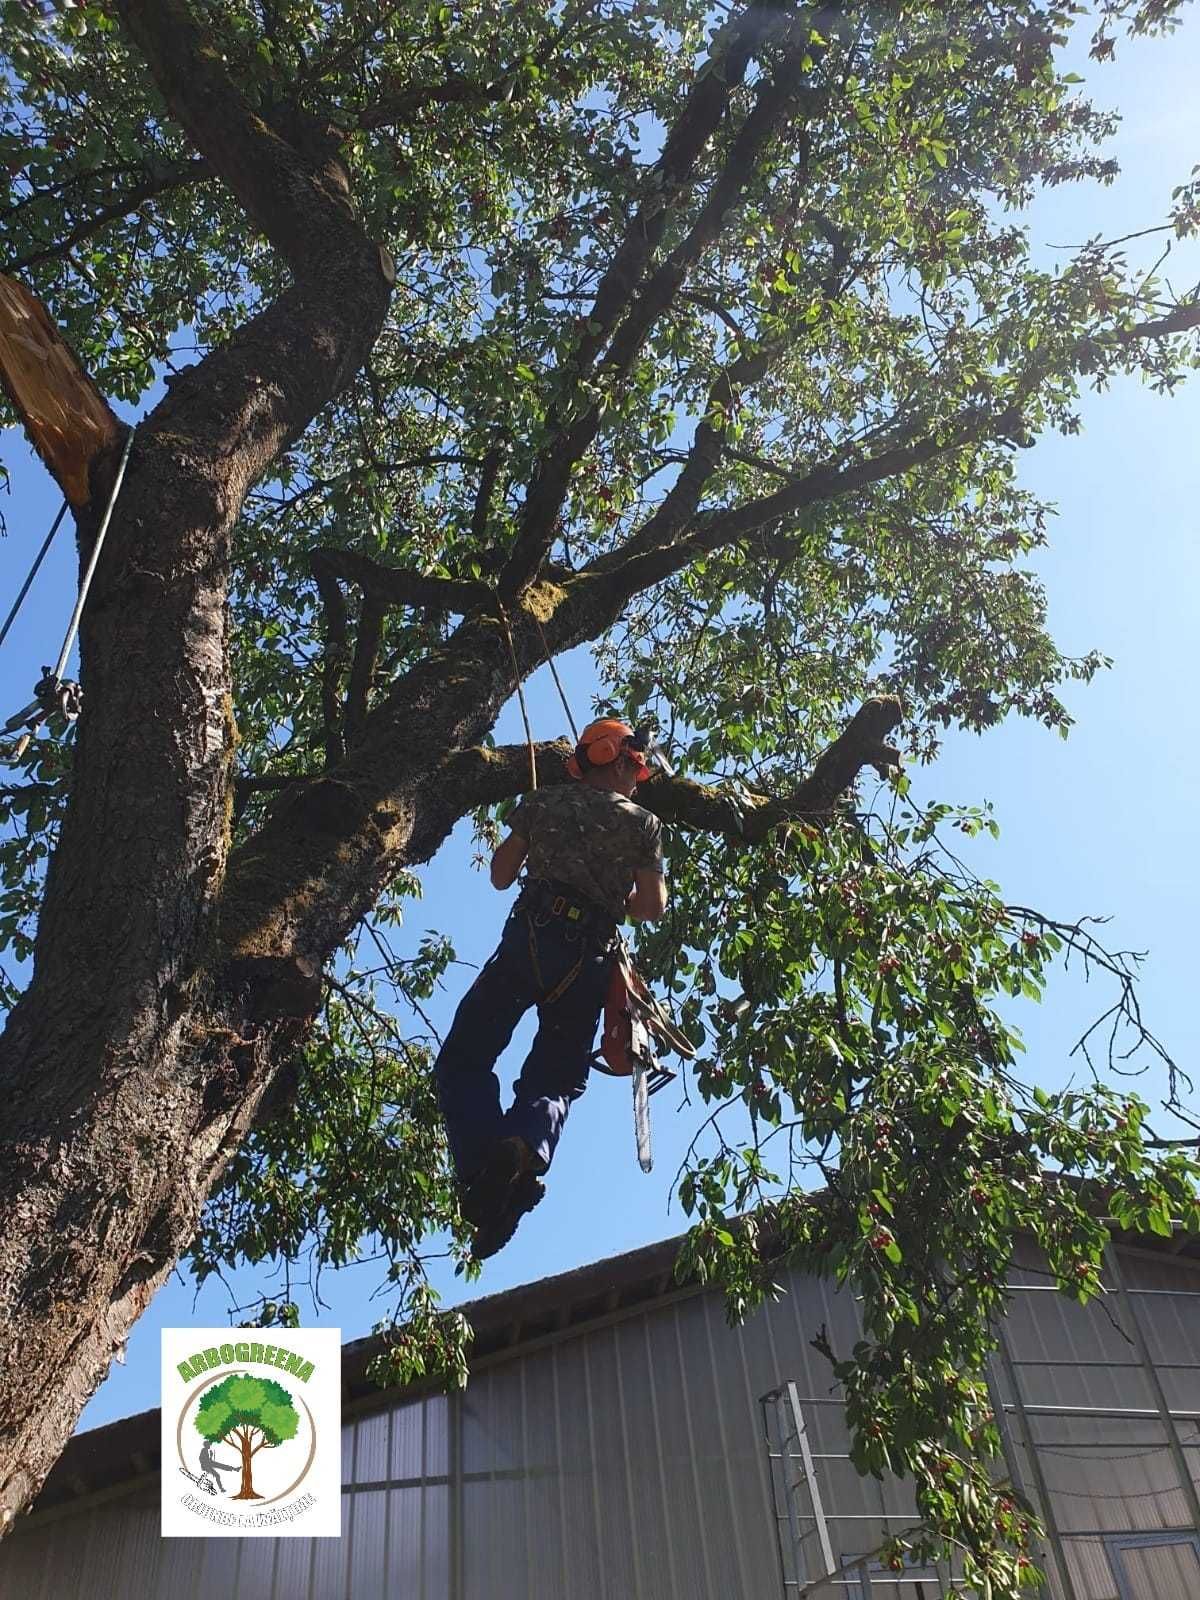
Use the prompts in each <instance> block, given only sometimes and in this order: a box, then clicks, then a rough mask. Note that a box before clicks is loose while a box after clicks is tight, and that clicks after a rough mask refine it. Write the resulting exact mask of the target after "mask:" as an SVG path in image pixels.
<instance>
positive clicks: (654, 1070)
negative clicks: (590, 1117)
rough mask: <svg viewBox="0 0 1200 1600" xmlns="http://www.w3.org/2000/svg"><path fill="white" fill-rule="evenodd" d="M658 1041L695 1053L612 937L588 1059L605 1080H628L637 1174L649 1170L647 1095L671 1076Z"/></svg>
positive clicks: (685, 1056) (622, 946) (678, 1050)
mask: <svg viewBox="0 0 1200 1600" xmlns="http://www.w3.org/2000/svg"><path fill="white" fill-rule="evenodd" d="M658 1045H662V1046H665V1048H666V1049H668V1050H674V1051H675V1053H676V1054H677V1055H679V1056H682V1057H683V1059H684V1060H685V1061H690V1060H691V1058H692V1057H693V1056H694V1055H695V1054H696V1050H695V1046H694V1045H692V1043H691V1042H690V1041H689V1040H688V1039H685V1038H684V1036H683V1034H682V1033H680V1031H679V1029H678V1028H677V1027H676V1026H675V1024H674V1023H673V1022H672V1021H671V1019H670V1017H669V1016H668V1015H667V1013H666V1011H665V1010H664V1009H663V1007H662V1005H661V1004H660V1003H659V1002H658V1000H656V999H655V997H654V995H652V994H651V993H650V990H649V989H648V988H647V987H646V985H645V983H643V981H642V979H641V978H640V977H639V976H638V974H637V971H636V970H635V968H634V965H633V960H632V958H631V957H630V954H629V950H628V948H627V946H626V944H625V941H624V940H623V939H621V938H618V940H617V958H616V960H615V961H614V963H613V970H612V976H611V978H610V979H609V982H608V994H607V996H606V997H605V1001H604V1032H603V1033H602V1034H601V1038H600V1049H599V1050H598V1051H597V1052H596V1054H595V1055H594V1056H593V1058H592V1060H593V1064H594V1065H595V1067H596V1069H597V1070H598V1071H599V1072H603V1073H605V1074H607V1076H608V1077H610V1078H632V1080H633V1131H634V1137H635V1139H636V1140H637V1157H638V1165H639V1166H640V1167H641V1169H642V1171H643V1172H649V1171H650V1169H651V1167H652V1166H653V1164H654V1162H653V1157H652V1155H651V1151H650V1096H651V1095H652V1094H657V1093H658V1091H659V1090H660V1089H665V1088H666V1086H667V1084H668V1083H670V1082H671V1081H672V1080H673V1079H674V1078H675V1076H676V1074H675V1073H674V1072H672V1071H671V1070H670V1068H669V1067H665V1066H664V1065H663V1063H662V1062H661V1061H660V1059H659V1056H658V1050H657V1048H656V1047H657V1046H658Z"/></svg>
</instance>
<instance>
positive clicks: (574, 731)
mask: <svg viewBox="0 0 1200 1600" xmlns="http://www.w3.org/2000/svg"><path fill="white" fill-rule="evenodd" d="M533 620H534V621H535V622H536V623H537V631H538V633H539V634H540V635H541V639H542V654H543V655H544V656H545V658H546V665H547V666H548V667H549V668H550V676H551V677H552V678H553V679H554V687H555V688H556V689H557V690H558V698H559V699H560V700H561V701H562V705H563V710H564V711H565V712H566V713H567V726H568V727H569V728H570V730H571V737H572V738H573V739H574V740H575V743H576V744H578V743H579V730H578V728H576V726H575V718H574V717H573V716H572V715H571V707H570V706H569V705H568V704H567V697H566V695H565V694H564V693H563V686H562V684H561V683H560V682H559V679H558V673H557V672H556V671H555V667H554V657H553V656H552V655H551V654H550V646H549V645H548V644H547V643H546V634H545V630H544V629H543V627H542V623H541V619H540V617H534V619H533Z"/></svg>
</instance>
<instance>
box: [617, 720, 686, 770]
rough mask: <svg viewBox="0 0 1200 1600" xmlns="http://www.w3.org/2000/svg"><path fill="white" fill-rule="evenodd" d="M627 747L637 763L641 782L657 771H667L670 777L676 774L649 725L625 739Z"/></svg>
mask: <svg viewBox="0 0 1200 1600" xmlns="http://www.w3.org/2000/svg"><path fill="white" fill-rule="evenodd" d="M625 749H626V750H627V751H628V753H629V755H630V756H631V757H632V758H633V760H634V761H635V762H636V763H637V767H638V776H637V781H638V782H639V783H645V782H646V780H647V778H652V777H653V776H654V774H655V772H656V771H659V772H663V773H665V774H666V776H667V777H668V778H673V777H674V776H675V768H674V767H673V766H672V765H671V763H670V762H669V761H668V760H667V757H666V754H665V752H664V751H663V749H662V747H661V745H660V744H659V743H658V740H657V739H656V738H655V736H654V732H653V730H652V729H651V728H650V727H649V726H648V725H643V726H642V727H640V728H638V729H637V731H636V732H635V733H634V734H633V735H632V736H631V737H630V738H628V739H626V740H625Z"/></svg>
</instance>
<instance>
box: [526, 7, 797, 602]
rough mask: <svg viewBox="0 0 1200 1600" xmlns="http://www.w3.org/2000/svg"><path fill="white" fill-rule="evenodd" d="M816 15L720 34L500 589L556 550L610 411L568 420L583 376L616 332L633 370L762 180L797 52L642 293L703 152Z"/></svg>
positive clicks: (554, 417)
mask: <svg viewBox="0 0 1200 1600" xmlns="http://www.w3.org/2000/svg"><path fill="white" fill-rule="evenodd" d="M812 22H813V15H812V13H810V12H805V13H804V16H803V19H802V20H799V21H798V20H797V17H796V15H795V13H792V12H786V11H781V10H779V8H777V7H775V6H770V7H768V6H767V5H765V4H756V5H752V6H750V7H748V8H747V10H746V11H744V12H742V13H740V14H739V15H738V16H737V17H735V18H733V19H732V20H731V22H730V23H728V24H727V25H726V37H725V38H724V39H723V40H720V39H719V40H715V41H714V45H713V53H712V55H711V56H710V58H709V61H708V63H707V64H706V66H705V68H704V70H703V71H702V72H701V73H700V75H699V77H698V78H697V80H696V82H695V84H694V85H693V88H692V91H691V93H690V94H689V96H688V99H687V102H686V103H685V105H684V108H683V110H682V112H681V113H680V116H679V118H678V120H677V121H676V123H675V125H674V127H673V128H672V129H671V131H670V133H669V134H668V136H667V139H666V142H665V144H664V146H663V150H662V154H661V155H660V156H659V159H658V161H657V162H656V163H655V165H654V167H653V168H652V169H651V172H650V174H649V176H648V178H647V182H646V190H647V195H648V198H647V199H646V200H645V201H643V203H642V205H641V206H640V207H639V209H638V211H637V213H636V215H635V216H634V218H633V220H632V222H631V224H630V226H629V228H628V230H627V231H626V234H625V238H624V239H623V241H622V243H621V245H620V246H619V247H618V249H617V252H616V254H615V256H614V257H613V260H612V262H611V263H610V265H609V267H608V269H607V270H606V272H605V274H604V276H603V277H602V279H601V281H600V285H599V287H598V289H597V291H596V298H595V301H594V302H593V305H592V308H591V310H590V312H589V313H588V315H587V317H586V318H585V319H583V326H584V329H585V332H584V333H583V334H582V335H581V336H580V338H579V339H578V340H577V341H576V344H575V346H574V349H573V350H572V353H571V356H570V357H569V361H570V368H569V371H570V376H571V377H572V378H573V379H574V380H575V382H574V384H573V385H572V390H571V396H570V397H569V398H568V399H567V400H565V401H564V402H562V403H560V404H559V405H557V406H555V407H553V408H552V409H551V411H550V414H549V416H548V418H547V422H548V426H549V429H550V431H551V433H552V441H551V443H550V444H549V445H548V446H547V448H546V449H545V450H544V451H543V453H542V456H541V459H540V460H539V461H538V463H537V465H536V466H535V469H534V472H533V476H532V478H531V480H530V483H529V488H528V491H527V493H526V496H525V504H524V508H523V511H522V515H521V522H520V526H519V529H518V534H517V542H516V545H515V546H514V548H513V551H512V552H511V554H510V556H509V558H508V560H507V562H506V563H505V566H504V569H503V570H502V572H501V575H500V579H499V588H500V591H501V594H502V595H503V596H504V598H506V599H509V598H511V597H512V596H514V595H516V594H517V593H519V592H520V590H521V589H522V588H523V587H524V585H525V584H526V583H528V582H530V581H531V580H532V578H533V577H534V576H535V574H536V573H537V571H538V568H539V566H540V565H541V562H542V561H543V559H544V558H545V556H546V555H547V554H548V552H549V550H550V547H551V545H552V543H553V537H554V527H555V523H556V519H557V517H558V513H559V511H560V510H561V508H562V503H563V499H564V497H565V495H566V492H567V485H568V483H569V481H570V476H571V472H572V470H573V468H574V466H575V464H576V463H577V462H578V461H579V459H580V457H581V456H582V455H583V453H584V451H585V450H586V449H587V448H588V446H589V445H590V444H591V442H592V440H593V439H594V438H595V436H596V431H597V429H598V427H599V425H600V408H599V405H598V403H597V402H594V401H589V402H588V403H587V404H586V405H585V406H584V407H583V409H582V411H581V414H580V415H579V416H578V417H576V418H575V419H574V420H572V421H569V422H567V421H565V418H566V416H567V415H568V411H567V409H566V408H567V407H569V406H570V404H571V403H572V399H573V398H574V397H575V396H576V395H577V393H578V389H577V386H578V383H579V381H580V380H581V379H582V378H584V377H586V375H587V374H588V373H589V372H590V371H591V369H592V367H593V365H594V363H595V361H596V358H597V356H598V354H599V352H600V350H601V349H602V348H603V346H604V345H605V343H606V342H607V341H608V340H609V338H610V336H611V337H613V344H612V348H611V350H610V351H609V354H608V355H607V356H606V358H605V360H604V362H603V363H602V366H601V371H602V372H603V373H604V374H605V375H606V376H609V377H616V376H619V375H620V374H621V373H623V372H625V371H627V370H628V367H629V365H630V364H631V362H632V361H633V359H634V356H635V355H636V353H637V351H638V349H640V347H641V345H642V343H643V342H644V340H645V337H646V334H647V333H648V331H649V329H650V328H651V327H652V326H653V324H654V322H655V320H656V319H657V317H658V316H659V315H661V313H662V311H663V310H664V309H665V308H666V306H667V305H668V304H669V303H670V300H671V298H672V296H673V294H674V293H675V291H676V290H677V289H678V288H679V286H680V284H681V283H682V281H683V278H684V276H685V275H686V272H687V269H688V267H689V266H690V265H692V264H693V263H694V261H695V260H696V259H697V257H698V256H699V255H700V254H701V253H702V251H703V249H704V248H705V246H706V245H707V244H708V243H710V242H711V240H712V239H713V238H714V237H715V236H716V232H717V231H718V230H719V227H720V224H721V221H722V220H723V218H724V217H725V216H726V215H727V214H728V211H729V209H730V208H731V207H732V206H733V205H734V204H735V202H736V201H737V199H738V198H739V196H740V195H741V194H742V193H743V192H744V189H745V187H746V185H747V184H748V183H749V182H750V181H751V180H752V178H753V176H754V172H755V169H756V165H757V157H758V155H759V154H760V153H761V151H762V149H763V147H764V146H765V144H766V142H767V140H768V139H769V138H770V137H771V136H772V134H773V133H774V132H775V131H777V129H778V126H779V124H780V121H781V120H782V116H783V113H784V111H785V109H786V107H788V106H789V105H790V104H791V103H792V102H793V100H794V98H795V97H796V95H797V92H798V90H797V84H796V80H795V72H794V67H795V63H794V62H793V61H791V59H790V57H789V65H790V67H791V69H792V70H791V72H790V73H789V72H781V73H780V74H779V76H778V77H777V78H774V79H772V80H771V81H770V83H769V84H768V86H767V87H766V88H765V89H763V90H762V91H761V92H760V94H759V96H758V97H757V100H756V103H755V106H754V108H753V110H752V111H751V113H750V115H749V116H748V117H747V119H746V121H745V122H744V123H743V125H742V127H741V129H740V130H739V132H738V134H737V135H736V136H735V138H734V141H733V149H732V150H731V152H730V154H729V157H728V158H727V160H726V162H725V165H724V167H723V169H722V171H721V172H720V173H719V175H718V176H717V178H716V180H715V182H714V184H713V187H712V189H711V190H710V193H709V196H708V198H707V200H706V202H705V204H704V205H703V206H702V208H701V211H700V216H699V218H698V219H697V221H696V222H695V223H694V225H693V227H692V228H691V229H690V230H689V233H688V236H687V238H686V239H685V240H684V242H683V243H682V244H681V245H679V246H678V247H677V249H676V250H675V251H674V252H672V254H671V255H670V256H669V257H668V259H667V260H666V261H665V262H664V263H663V264H662V265H661V266H660V268H659V270H658V271H657V272H656V273H654V274H653V275H652V277H651V278H650V280H649V281H648V283H647V284H646V287H645V290H644V292H643V293H642V294H641V295H640V296H638V293H637V292H638V289H639V286H640V285H641V283H642V281H643V278H644V276H645V274H646V272H647V270H648V268H649V265H650V262H651V259H652V256H653V253H654V251H655V250H656V249H657V247H658V245H659V243H660V242H661V240H662V237H663V234H664V232H665V231H666V227H667V223H668V221H669V218H670V215H671V212H672V210H674V209H675V208H676V207H678V205H679V204H680V203H681V202H682V200H683V199H684V198H685V197H686V195H687V194H688V193H689V192H690V191H691V189H692V187H693V186H694V184H695V182H696V180H697V177H698V169H699V164H700V158H701V156H702V154H703V152H704V150H705V149H706V148H707V146H708V143H709V141H710V139H711V138H712V137H713V135H714V134H715V132H716V131H717V128H718V127H719V126H720V123H721V122H722V121H723V119H724V117H725V115H726V112H727V110H728V105H729V99H730V96H731V94H732V93H733V91H734V89H736V88H737V86H738V85H739V84H740V83H741V81H742V79H743V77H744V75H745V72H746V68H747V66H748V65H749V63H750V60H751V59H752V57H753V56H754V54H755V53H756V52H758V51H760V50H762V49H763V47H764V46H765V45H766V44H767V43H769V42H771V41H773V40H775V39H776V38H778V37H780V36H783V35H785V34H786V33H788V32H790V31H793V30H794V31H795V32H796V33H797V34H798V35H800V36H802V37H803V38H804V39H805V40H806V41H807V38H808V34H809V30H810V25H811V24H812ZM635 297H636V298H635ZM614 330H616V331H615V334H614Z"/></svg>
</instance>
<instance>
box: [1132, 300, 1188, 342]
mask: <svg viewBox="0 0 1200 1600" xmlns="http://www.w3.org/2000/svg"><path fill="white" fill-rule="evenodd" d="M1192 328H1200V300H1195V301H1193V302H1192V303H1191V304H1190V305H1183V306H1176V307H1175V309H1174V310H1173V311H1170V312H1168V313H1167V315H1166V316H1165V317H1156V318H1154V320H1153V321H1150V322H1138V323H1135V324H1134V326H1133V327H1132V328H1122V329H1121V331H1120V332H1119V334H1118V335H1117V337H1118V338H1119V339H1120V340H1121V341H1122V343H1126V344H1131V343H1133V341H1134V340H1136V339H1164V338H1167V337H1169V336H1170V335H1171V334H1175V333H1188V332H1189V331H1190V330H1191V329H1192Z"/></svg>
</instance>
